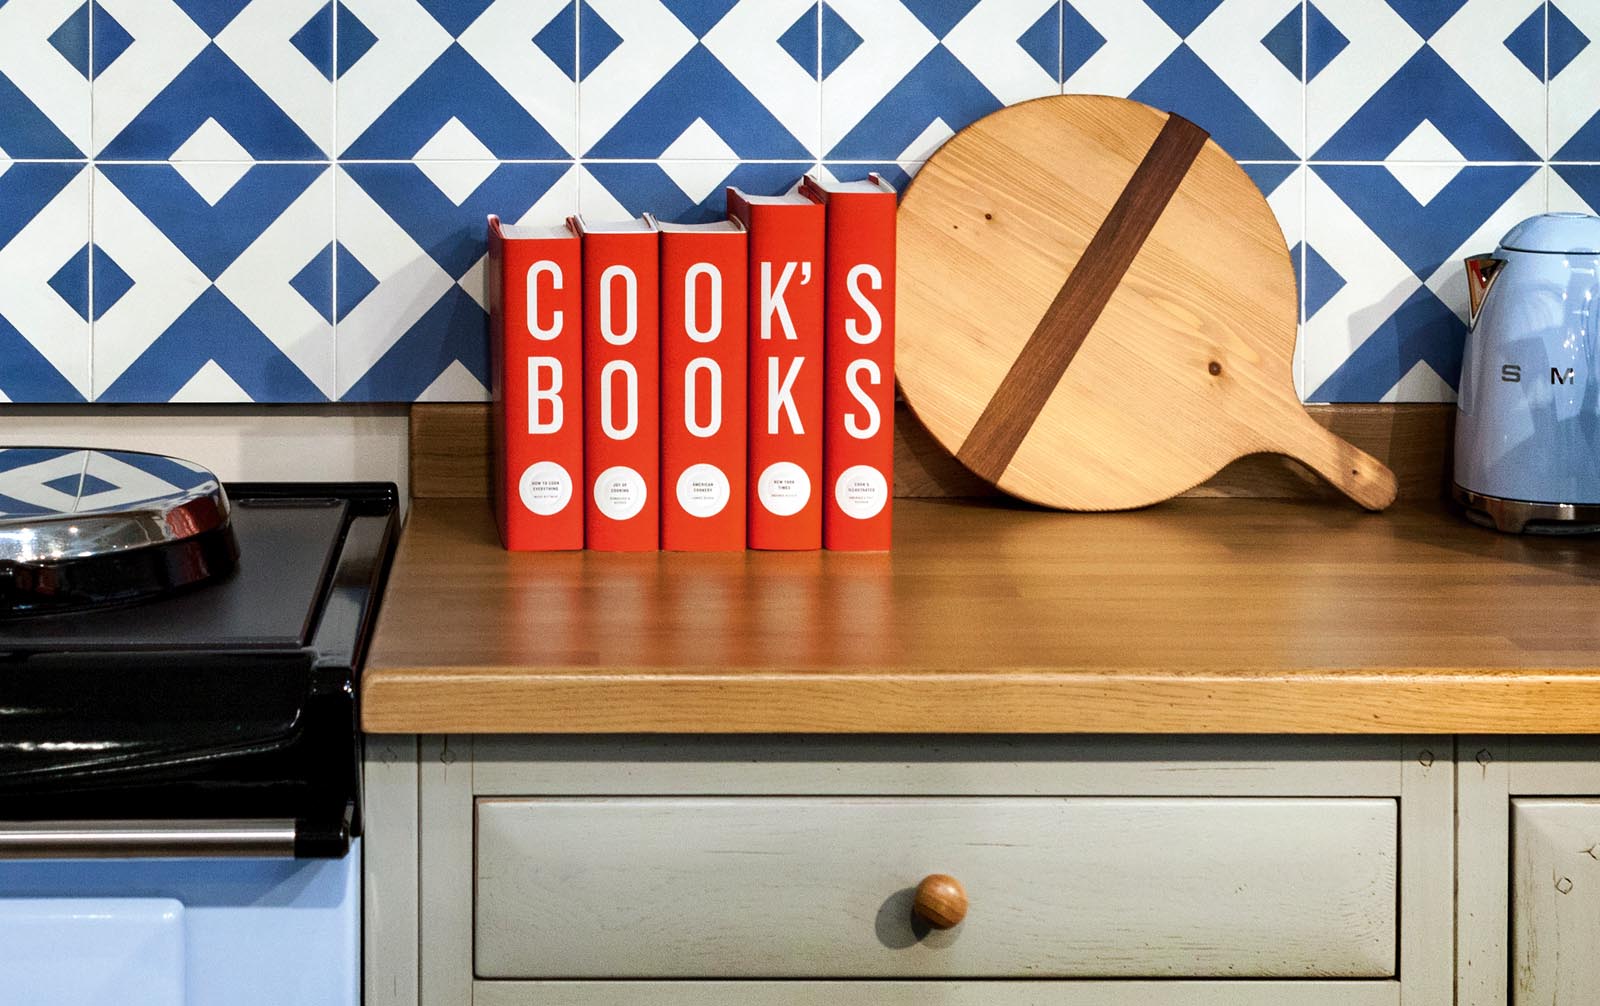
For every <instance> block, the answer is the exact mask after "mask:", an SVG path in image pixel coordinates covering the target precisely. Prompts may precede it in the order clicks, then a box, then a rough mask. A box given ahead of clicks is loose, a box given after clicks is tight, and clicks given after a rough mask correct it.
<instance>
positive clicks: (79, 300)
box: [49, 245, 89, 321]
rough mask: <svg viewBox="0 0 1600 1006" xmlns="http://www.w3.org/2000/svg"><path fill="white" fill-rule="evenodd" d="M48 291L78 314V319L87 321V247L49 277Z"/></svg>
mask: <svg viewBox="0 0 1600 1006" xmlns="http://www.w3.org/2000/svg"><path fill="white" fill-rule="evenodd" d="M49 283H50V289H52V290H54V291H55V292H56V295H57V296H59V297H60V298H61V299H62V300H64V301H66V302H67V303H68V304H70V305H71V306H72V309H73V310H74V311H76V312H78V317H80V318H82V319H83V320H84V321H88V320H89V246H88V245H84V246H83V248H82V250H80V251H79V252H78V254H76V255H74V256H72V258H71V259H70V260H68V262H67V264H66V265H64V266H62V267H61V268H60V269H57V270H56V272H55V275H53V276H51V277H50V280H49Z"/></svg>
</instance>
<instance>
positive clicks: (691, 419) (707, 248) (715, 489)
mask: <svg viewBox="0 0 1600 1006" xmlns="http://www.w3.org/2000/svg"><path fill="white" fill-rule="evenodd" d="M657 226H659V227H660V229H661V547H662V548H665V549H673V550H678V551H688V552H720V551H733V550H738V549H742V548H744V536H745V459H744V452H745V438H746V428H745V426H746V424H745V406H746V402H745V367H746V365H747V354H748V347H747V346H746V344H745V330H746V320H747V319H746V317H745V312H746V310H747V308H746V301H747V300H748V297H747V296H746V271H745V265H746V264H745V256H746V255H747V254H749V248H748V243H747V242H746V240H745V230H744V227H743V226H741V225H740V223H739V222H738V221H737V220H721V221H718V222H716V223H710V224H658V225H657Z"/></svg>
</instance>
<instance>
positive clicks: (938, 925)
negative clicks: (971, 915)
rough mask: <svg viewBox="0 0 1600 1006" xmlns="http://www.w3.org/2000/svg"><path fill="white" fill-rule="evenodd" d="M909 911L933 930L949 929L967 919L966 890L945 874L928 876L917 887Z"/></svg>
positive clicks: (959, 882) (958, 882)
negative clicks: (915, 895)
mask: <svg viewBox="0 0 1600 1006" xmlns="http://www.w3.org/2000/svg"><path fill="white" fill-rule="evenodd" d="M911 911H912V912H913V913H914V914H915V915H916V916H917V918H919V919H921V920H922V921H924V922H926V923H927V924H928V925H930V926H932V927H933V928H935V929H949V928H950V927H952V926H955V925H959V924H960V923H961V920H962V919H964V918H966V917H967V889H966V888H964V887H962V886H961V881H959V880H957V879H956V878H954V877H952V876H949V875H947V874H943V873H932V874H929V875H928V876H926V877H923V878H922V883H920V884H918V885H917V897H916V899H915V900H914V901H912V902H911Z"/></svg>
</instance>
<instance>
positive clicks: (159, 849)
mask: <svg viewBox="0 0 1600 1006" xmlns="http://www.w3.org/2000/svg"><path fill="white" fill-rule="evenodd" d="M346 834H348V833H346ZM304 846H305V838H304V836H302V835H301V834H300V830H299V828H298V827H297V825H296V822H295V821H292V820H256V821H252V820H233V821H228V820H215V821H205V820H195V821H181V820H177V821H175V820H165V821H0V860H8V859H224V858H228V859H290V858H293V857H294V856H295V855H296V853H297V852H298V853H299V854H301V855H305V854H306V853H305V851H304ZM312 854H313V855H315V854H316V853H312ZM323 854H324V855H325V854H326V853H323Z"/></svg>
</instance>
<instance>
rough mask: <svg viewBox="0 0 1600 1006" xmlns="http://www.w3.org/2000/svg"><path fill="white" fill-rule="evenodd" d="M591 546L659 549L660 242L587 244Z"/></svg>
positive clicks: (619, 239)
mask: <svg viewBox="0 0 1600 1006" xmlns="http://www.w3.org/2000/svg"><path fill="white" fill-rule="evenodd" d="M583 245H584V247H583V295H584V306H585V311H584V318H583V373H584V377H583V384H584V389H583V390H584V406H585V407H584V485H585V487H586V491H585V493H584V508H583V513H584V538H585V539H586V540H587V542H588V545H589V547H590V548H591V549H596V550H600V551H611V552H643V551H651V550H653V549H655V548H657V547H658V546H659V543H660V537H661V528H660V520H661V511H660V492H659V489H660V482H659V478H658V476H659V461H660V454H659V451H660V393H659V390H660V384H659V381H660V374H659V365H660V339H659V324H660V318H659V315H658V312H657V291H658V284H659V282H660V276H659V271H660V262H659V256H658V247H657V236H656V234H655V233H654V232H650V233H647V234H637V233H636V234H585V235H584V241H583Z"/></svg>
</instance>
